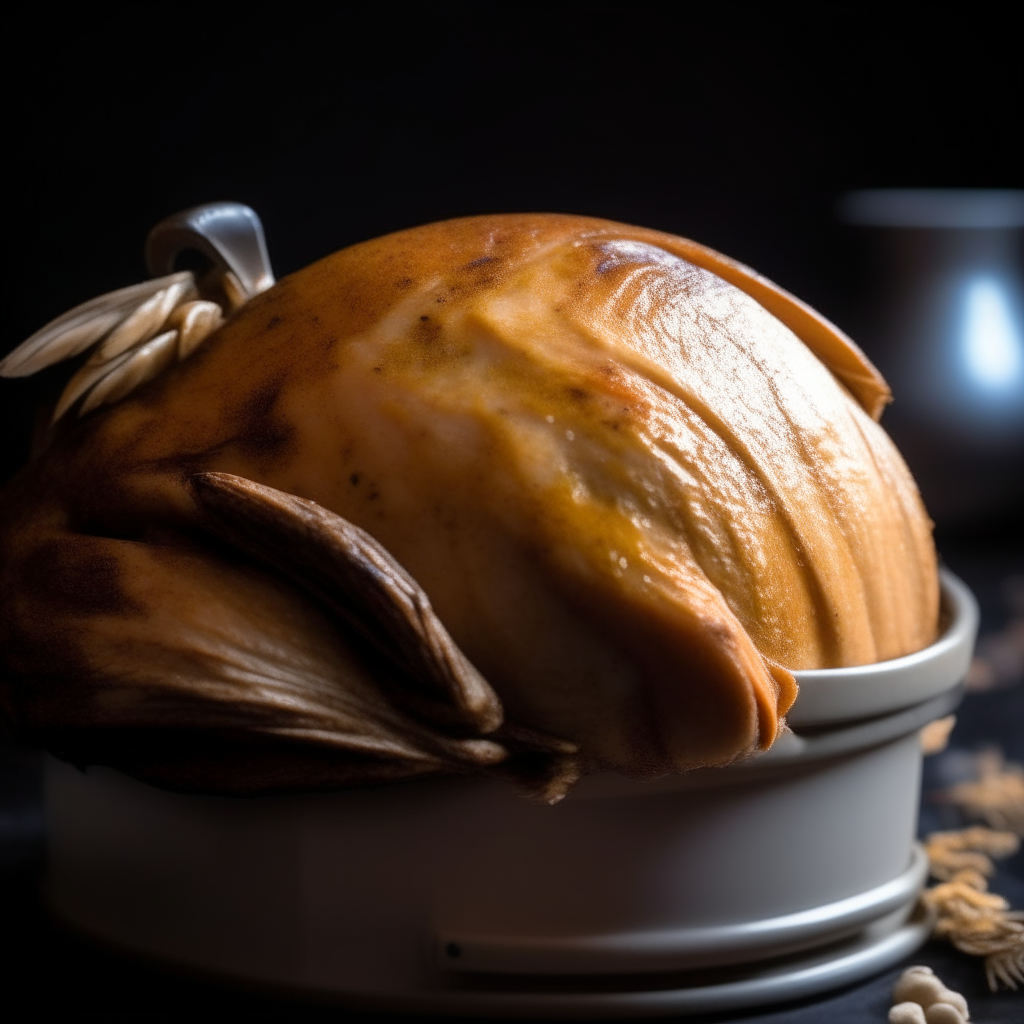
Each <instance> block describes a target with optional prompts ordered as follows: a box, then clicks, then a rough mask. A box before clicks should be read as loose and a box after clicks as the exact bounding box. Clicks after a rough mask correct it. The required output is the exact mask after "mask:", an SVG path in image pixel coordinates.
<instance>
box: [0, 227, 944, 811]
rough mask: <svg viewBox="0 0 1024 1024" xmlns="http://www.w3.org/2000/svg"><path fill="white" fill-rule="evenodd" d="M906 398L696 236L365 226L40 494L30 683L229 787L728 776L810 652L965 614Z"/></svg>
mask: <svg viewBox="0 0 1024 1024" xmlns="http://www.w3.org/2000/svg"><path fill="white" fill-rule="evenodd" d="M887 394H888V392H887V389H886V388H885V385H884V381H882V380H881V378H880V377H879V376H878V374H877V371H875V370H874V368H873V367H871V365H870V363H868V362H867V360H865V359H864V357H863V355H862V354H861V353H860V352H859V350H857V349H856V347H855V346H853V344H852V342H849V340H848V339H846V338H845V336H843V335H842V334H841V333H840V332H838V331H837V330H836V329H835V328H833V327H832V326H831V325H829V324H828V323H827V321H824V320H823V319H822V318H821V317H819V316H818V315H817V314H816V313H814V311H813V310H809V309H808V308H807V307H805V306H803V305H802V304H801V303H799V301H798V300H795V299H793V298H792V297H791V296H788V295H787V294H786V293H784V292H782V291H781V289H778V288H776V287H775V286H774V285H772V284H771V283H770V282H767V281H765V280H764V279H763V278H760V277H758V276H757V275H756V274H754V273H753V272H752V271H749V270H748V268H745V267H742V265H740V264H736V263H734V262H733V261H730V260H728V259H726V258H725V257H722V256H720V255H719V254H717V253H714V252H712V251H711V250H707V249H704V248H703V247H701V246H697V245H696V244H695V243H692V242H689V241H687V240H685V239H679V238H675V237H673V236H668V235H663V234H660V233H658V232H652V231H647V230H644V229H638V228H631V227H627V226H625V225H619V224H613V223H610V222H606V221H597V220H589V219H585V218H575V217H562V216H551V215H521V216H506V217H486V218H470V219H466V220H460V221H450V222H445V223H441V224H434V225H428V226H426V227H423V228H417V229H414V230H411V231H406V232H401V233H399V234H396V235H391V236H387V237H385V238H381V239H375V240H374V241H371V242H367V243H364V244H362V245H358V246H354V247H352V248H351V249H347V250H344V251H342V252H339V253H336V254H334V255H333V256H330V257H328V258H327V259H325V260H322V261H320V262H319V263H317V264H314V265H312V266H311V267H308V268H306V269H305V270H303V271H300V272H299V273H297V274H294V275H292V276H291V277H289V278H286V279H284V280H283V281H281V282H280V283H279V284H278V285H277V286H275V287H274V288H272V289H271V290H270V291H268V292H266V293H265V294H263V295H260V296H258V297H257V298H255V299H253V300H252V301H251V302H250V303H249V304H248V305H247V306H246V307H244V308H243V309H242V311H241V312H240V313H239V314H238V315H237V316H236V317H235V318H234V319H232V320H231V321H229V322H228V323H227V324H226V325H225V326H224V327H222V328H221V329H220V330H219V331H218V332H217V333H216V334H214V335H213V336H211V338H210V339H209V340H208V341H207V342H206V343H205V345H204V346H203V347H202V348H201V349H200V350H198V351H197V352H196V353H195V354H194V355H193V356H192V357H191V358H190V359H189V360H188V361H187V362H185V363H182V364H179V365H177V366H175V367H174V368H173V369H171V370H169V371H168V372H166V373H165V374H164V375H163V376H161V377H159V378H158V379H156V380H154V381H152V382H151V383H149V384H147V385H146V386H145V387H144V388H142V389H140V390H139V391H138V392H137V393H135V394H133V395H132V396H130V397H129V398H128V399H126V400H124V401H122V402H121V403H120V404H118V405H116V406H114V407H112V408H110V409H108V410H104V411H102V412H98V413H95V414H91V415H89V416H87V417H84V418H83V419H81V420H79V421H77V422H70V423H67V424H62V425H61V426H60V427H59V428H58V430H57V432H56V433H55V435H54V436H53V438H52V439H51V441H50V443H49V445H48V447H47V448H46V449H45V450H44V451H43V452H42V453H41V454H40V455H39V456H38V457H37V458H36V460H35V461H34V462H33V464H32V465H31V466H30V467H28V469H27V470H26V471H25V472H24V473H23V474H22V475H21V477H19V478H18V479H17V480H16V481H15V482H14V483H13V484H12V485H11V487H10V488H9V489H8V492H7V494H6V495H5V503H4V511H3V512H2V513H0V515H2V516H3V518H2V521H0V545H2V554H3V565H2V568H0V572H2V573H3V579H2V580H0V585H2V591H0V602H2V603H0V612H2V620H0V623H2V628H3V630H4V637H3V658H4V664H3V676H2V688H0V693H2V700H3V703H4V707H5V708H6V712H7V715H8V717H9V718H10V719H11V720H12V722H13V723H14V725H15V727H16V728H17V729H20V730H22V731H25V732H29V733H31V734H33V735H35V736H37V737H40V738H42V739H44V740H45V741H47V742H49V743H50V744H51V745H52V746H54V748H55V749H59V750H61V751H62V752H64V753H65V754H66V755H67V756H72V757H75V758H77V759H78V760H80V761H86V762H88V761H96V762H100V763H112V764H118V765H119V766H121V767H124V768H125V769H126V770H129V771H133V772H135V773H136V774H138V775H140V776H141V777H144V778H149V779H150V780H152V781H157V782H160V783H161V784H165V785H177V786H181V787H184V788H194V789H203V788H207V789H211V790H216V791H222V792H262V791H268V790H273V789H282V788H285V789H287V788H296V787H299V788H302V787H307V786H320V785H338V784H347V783H350V782H359V781H374V780H379V779H383V778H393V777H405V776H409V775H415V774H423V773H431V772H450V771H481V772H499V773H502V772H503V773H505V774H506V775H509V774H511V775H512V776H514V777H517V778H519V779H520V780H522V781H525V782H527V783H528V784H529V785H531V786H533V788H534V790H535V791H536V792H539V793H541V794H542V795H544V796H546V797H547V798H553V797H557V796H558V795H560V794H561V793H563V792H564V791H565V789H566V788H567V787H568V786H569V785H570V784H571V781H572V779H573V778H574V777H575V775H576V773H578V771H580V770H591V769H594V768H610V769H615V770H618V771H621V772H625V773H627V774H631V775H634V776H640V777H646V776H651V775H656V774H660V773H664V772H670V771H681V770H685V769H688V768H692V767H696V766H702V765H715V764H724V763H728V762H730V761H732V760H734V759H736V758H738V757H742V756H745V755H747V754H750V753H751V752H753V751H756V750H759V749H765V748H767V747H768V746H769V745H770V744H771V743H772V742H773V740H774V738H775V736H776V735H777V732H778V729H779V727H780V723H781V721H782V717H783V716H784V714H785V712H786V710H787V709H788V707H789V706H790V705H791V704H792V701H793V700H794V698H795V692H796V690H795V684H794V682H793V677H792V675H791V672H790V670H792V669H798V668H812V667H824V666H838V665H855V664H863V663H867V662H871V661H876V660H883V659H887V658H892V657H897V656H899V655H902V654H906V653H909V652H910V651H913V650H917V649H919V648H921V647H924V646H926V645H927V644H928V643H930V642H931V641H932V640H933V639H934V636H935V631H936V624H937V615H938V582H937V574H936V565H935V555H934V549H933V547H932V542H931V534H930V523H929V522H928V519H927V516H926V515H925V513H924V510H923V508H922V506H921V502H920V499H919V497H918V494H917V491H916V488H915V487H914V484H913V481H912V480H911V478H910V476H909V474H908V472H907V470H906V467H905V466H904V464H903V462H902V460H901V459H900V457H899V455H898V453H897V452H896V451H895V449H894V448H893V446H892V444H891V442H890V441H889V439H888V438H887V436H886V435H885V433H884V432H883V431H882V429H881V428H880V427H879V426H878V425H877V423H876V422H875V421H874V419H873V417H875V416H877V414H878V413H879V411H880V408H881V406H882V405H883V404H884V401H885V400H886V398H887ZM375 574H376V575H375ZM140 736H145V737H146V739H145V741H144V742H143V741H141V740H139V737H140Z"/></svg>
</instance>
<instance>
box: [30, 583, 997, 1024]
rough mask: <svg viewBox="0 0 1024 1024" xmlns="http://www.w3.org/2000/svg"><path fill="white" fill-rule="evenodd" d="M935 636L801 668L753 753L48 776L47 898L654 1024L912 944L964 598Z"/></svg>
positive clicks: (806, 983) (420, 983)
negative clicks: (887, 652) (638, 770)
mask: <svg viewBox="0 0 1024 1024" xmlns="http://www.w3.org/2000/svg"><path fill="white" fill-rule="evenodd" d="M942 588H943V607H944V614H945V618H946V621H948V626H947V628H946V629H945V631H944V634H943V636H942V637H941V638H940V639H939V640H938V641H937V642H936V643H935V644H933V645H932V646H931V647H929V648H927V649H926V650H924V651H921V652H919V653H917V654H914V655H910V656H909V657H906V658H900V659H897V660H895V661H890V662H884V663H881V664H877V665H867V666H863V667H860V668H849V669H830V670H825V671H815V672H798V673H796V674H797V677H798V680H799V683H800V696H799V698H798V700H797V703H796V705H795V707H794V709H793V711H792V712H791V714H790V716H789V721H790V724H791V725H792V727H793V729H794V731H793V732H789V733H786V734H784V735H783V736H782V737H780V739H779V741H778V742H777V743H776V744H775V746H774V747H773V748H772V749H771V750H770V751H769V752H768V753H767V754H765V755H763V756H761V757H759V758H757V759H755V760H753V761H751V762H748V763H746V764H743V765H737V766H734V767H730V768H719V769H708V770H701V771H695V772H691V773H689V774H686V775H682V776H676V777H671V778H664V779H660V780H657V781H654V782H645V783H640V782H634V781H630V780H628V779H624V778H621V777H618V776H614V775H595V776H590V777H588V778H586V779H584V780H583V781H582V782H581V783H580V785H579V786H578V787H577V788H576V789H575V790H574V791H573V792H572V794H571V795H570V796H569V797H568V798H567V799H566V800H565V801H563V802H562V803H561V804H559V805H557V806H555V807H545V806H538V805H536V804H533V803H530V802H529V801H527V800H525V799H523V798H522V797H521V796H519V795H518V794H517V793H515V792H514V791H513V790H512V789H511V788H507V787H505V786H504V785H502V784H500V783H496V782H491V781H487V780H473V779H439V780H433V781H429V780H428V781H415V782H407V783H397V784H389V785H382V786H377V787H372V788H362V789H353V790H348V791H344V792H339V793H332V794H317V795H302V796H280V797H264V798H256V799H228V798H222V797H202V796H184V795H180V794H174V793H167V792H164V791H162V790H158V789H154V788H152V787H149V786H146V785H144V784H142V783H139V782H136V781H134V780H132V779H130V778H127V777H126V776H124V775H121V774H119V773H118V772H115V771H113V770H110V769H105V768H91V769H89V771H88V773H87V774H82V773H80V772H78V771H77V770H76V769H74V768H72V767H70V766H68V765H66V764H63V763H62V762H59V761H57V760H54V759H51V760H50V761H49V763H48V768H47V802H48V814H49V844H50V845H49V883H48V884H49V888H48V893H49V900H50V903H51V906H52V907H53V909H54V910H55V911H56V912H57V913H58V914H59V915H60V916H61V917H63V918H64V919H65V920H66V921H68V922H69V923H71V924H72V925H74V926H77V927H79V928H81V929H83V930H85V931H86V932H89V933H91V934H93V935H95V936H98V937H100V938H102V939H104V940H107V941H109V942H112V943H115V944H117V945H119V946H122V947H126V948H129V949H131V950H133V951H135V952H138V953H143V954H148V955H152V956H155V957H159V958H161V959H164V960H167V961H171V962H174V963H177V964H179V965H189V966H192V967H195V968H198V969H201V970H203V971H207V972H214V973H217V974H220V975H226V976H230V977H234V978H237V979H242V980H247V981H249V982H255V983H258V984H263V985H271V986H284V987H286V988H292V989H297V990H302V991H305V992H312V993H316V994H317V995H319V996H325V995H326V996H328V997H334V998H337V999H338V1000H339V1001H342V1002H346V1003H348V1004H355V1005H364V1006H373V1007H378V1008H382V1009H392V1010H407V1011H414V1012H430V1013H445V1014H493V1015H498V1016H506V1017H507V1016H547V1017H552V1016H565V1017H567V1016H586V1017H597V1016H614V1017H622V1016H655V1015H663V1014H680V1013H687V1012H698V1011H707V1010H717V1009H725V1008H735V1007H742V1006H752V1005H757V1004H762V1003H767V1002H771V1001H775V1000H781V999H790V998H798V997H801V996H806V995H809V994H813V993H815V992H820V991H823V990H826V989H828V988H831V987H835V986H839V985H843V984H848V983H849V982H851V981H855V980H857V979H858V978H860V977H864V976H867V975H868V974H870V973H872V972H874V971H879V970H882V969H884V968H886V967H888V966H889V965H890V964H893V963H895V962H897V961H898V960H900V959H902V958H903V957H904V956H906V955H908V954H909V953H911V952H912V951H913V950H914V949H916V948H917V947H918V945H920V944H921V943H922V942H923V941H924V939H925V938H926V937H927V931H928V923H927V921H925V920H924V919H923V918H921V917H920V916H919V915H916V914H915V911H914V906H915V901H916V896H917V893H918V891H919V889H920V887H921V885H922V883H923V882H924V879H925V876H926V872H927V864H926V861H925V858H924V854H923V852H922V851H921V849H920V847H919V846H917V845H916V844H915V843H914V833H915V824H916V819H917V806H918V795H919V780H920V769H921V750H920V744H919V740H918V732H919V730H920V728H921V727H922V726H923V725H925V724H926V723H928V722H930V721H932V720H933V719H935V718H938V717H941V716H942V715H945V714H947V713H948V712H949V711H950V710H951V709H952V708H953V707H955V705H956V703H957V702H958V700H959V696H960V689H959V687H958V684H959V683H960V682H961V680H962V679H963V678H964V675H965V674H966V671H967V667H968V664H969V661H970V657H971V651H972V648H973V643H974V636H975V632H976V629H977V618H978V616H977V608H976V605H975V603H974V600H973V598H972V597H971V594H970V592H969V591H968V590H967V588H966V587H965V586H964V585H963V584H962V583H961V582H960V581H958V580H957V579H956V578H955V577H953V576H951V575H950V574H948V573H944V574H943V577H942Z"/></svg>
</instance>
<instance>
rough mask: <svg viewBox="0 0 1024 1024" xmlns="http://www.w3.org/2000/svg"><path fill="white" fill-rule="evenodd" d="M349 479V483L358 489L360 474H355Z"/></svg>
mask: <svg viewBox="0 0 1024 1024" xmlns="http://www.w3.org/2000/svg"><path fill="white" fill-rule="evenodd" d="M348 479H349V483H350V484H352V486H353V487H358V486H359V481H360V479H361V476H360V474H359V473H353V474H352V475H351V476H350V477H349V478H348Z"/></svg>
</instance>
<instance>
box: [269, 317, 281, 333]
mask: <svg viewBox="0 0 1024 1024" xmlns="http://www.w3.org/2000/svg"><path fill="white" fill-rule="evenodd" d="M282 323H284V319H283V318H282V317H279V316H272V317H271V318H270V319H269V320H268V321H267V326H266V330H268V331H269V330H271V329H272V328H274V327H276V326H277V325H278V324H282Z"/></svg>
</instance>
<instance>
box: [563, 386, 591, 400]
mask: <svg viewBox="0 0 1024 1024" xmlns="http://www.w3.org/2000/svg"><path fill="white" fill-rule="evenodd" d="M566 394H567V395H568V396H569V397H570V398H571V399H572V400H573V401H575V402H584V401H586V400H587V399H588V398H589V397H590V395H589V394H588V393H587V392H586V391H584V390H583V388H575V387H573V388H566Z"/></svg>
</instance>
